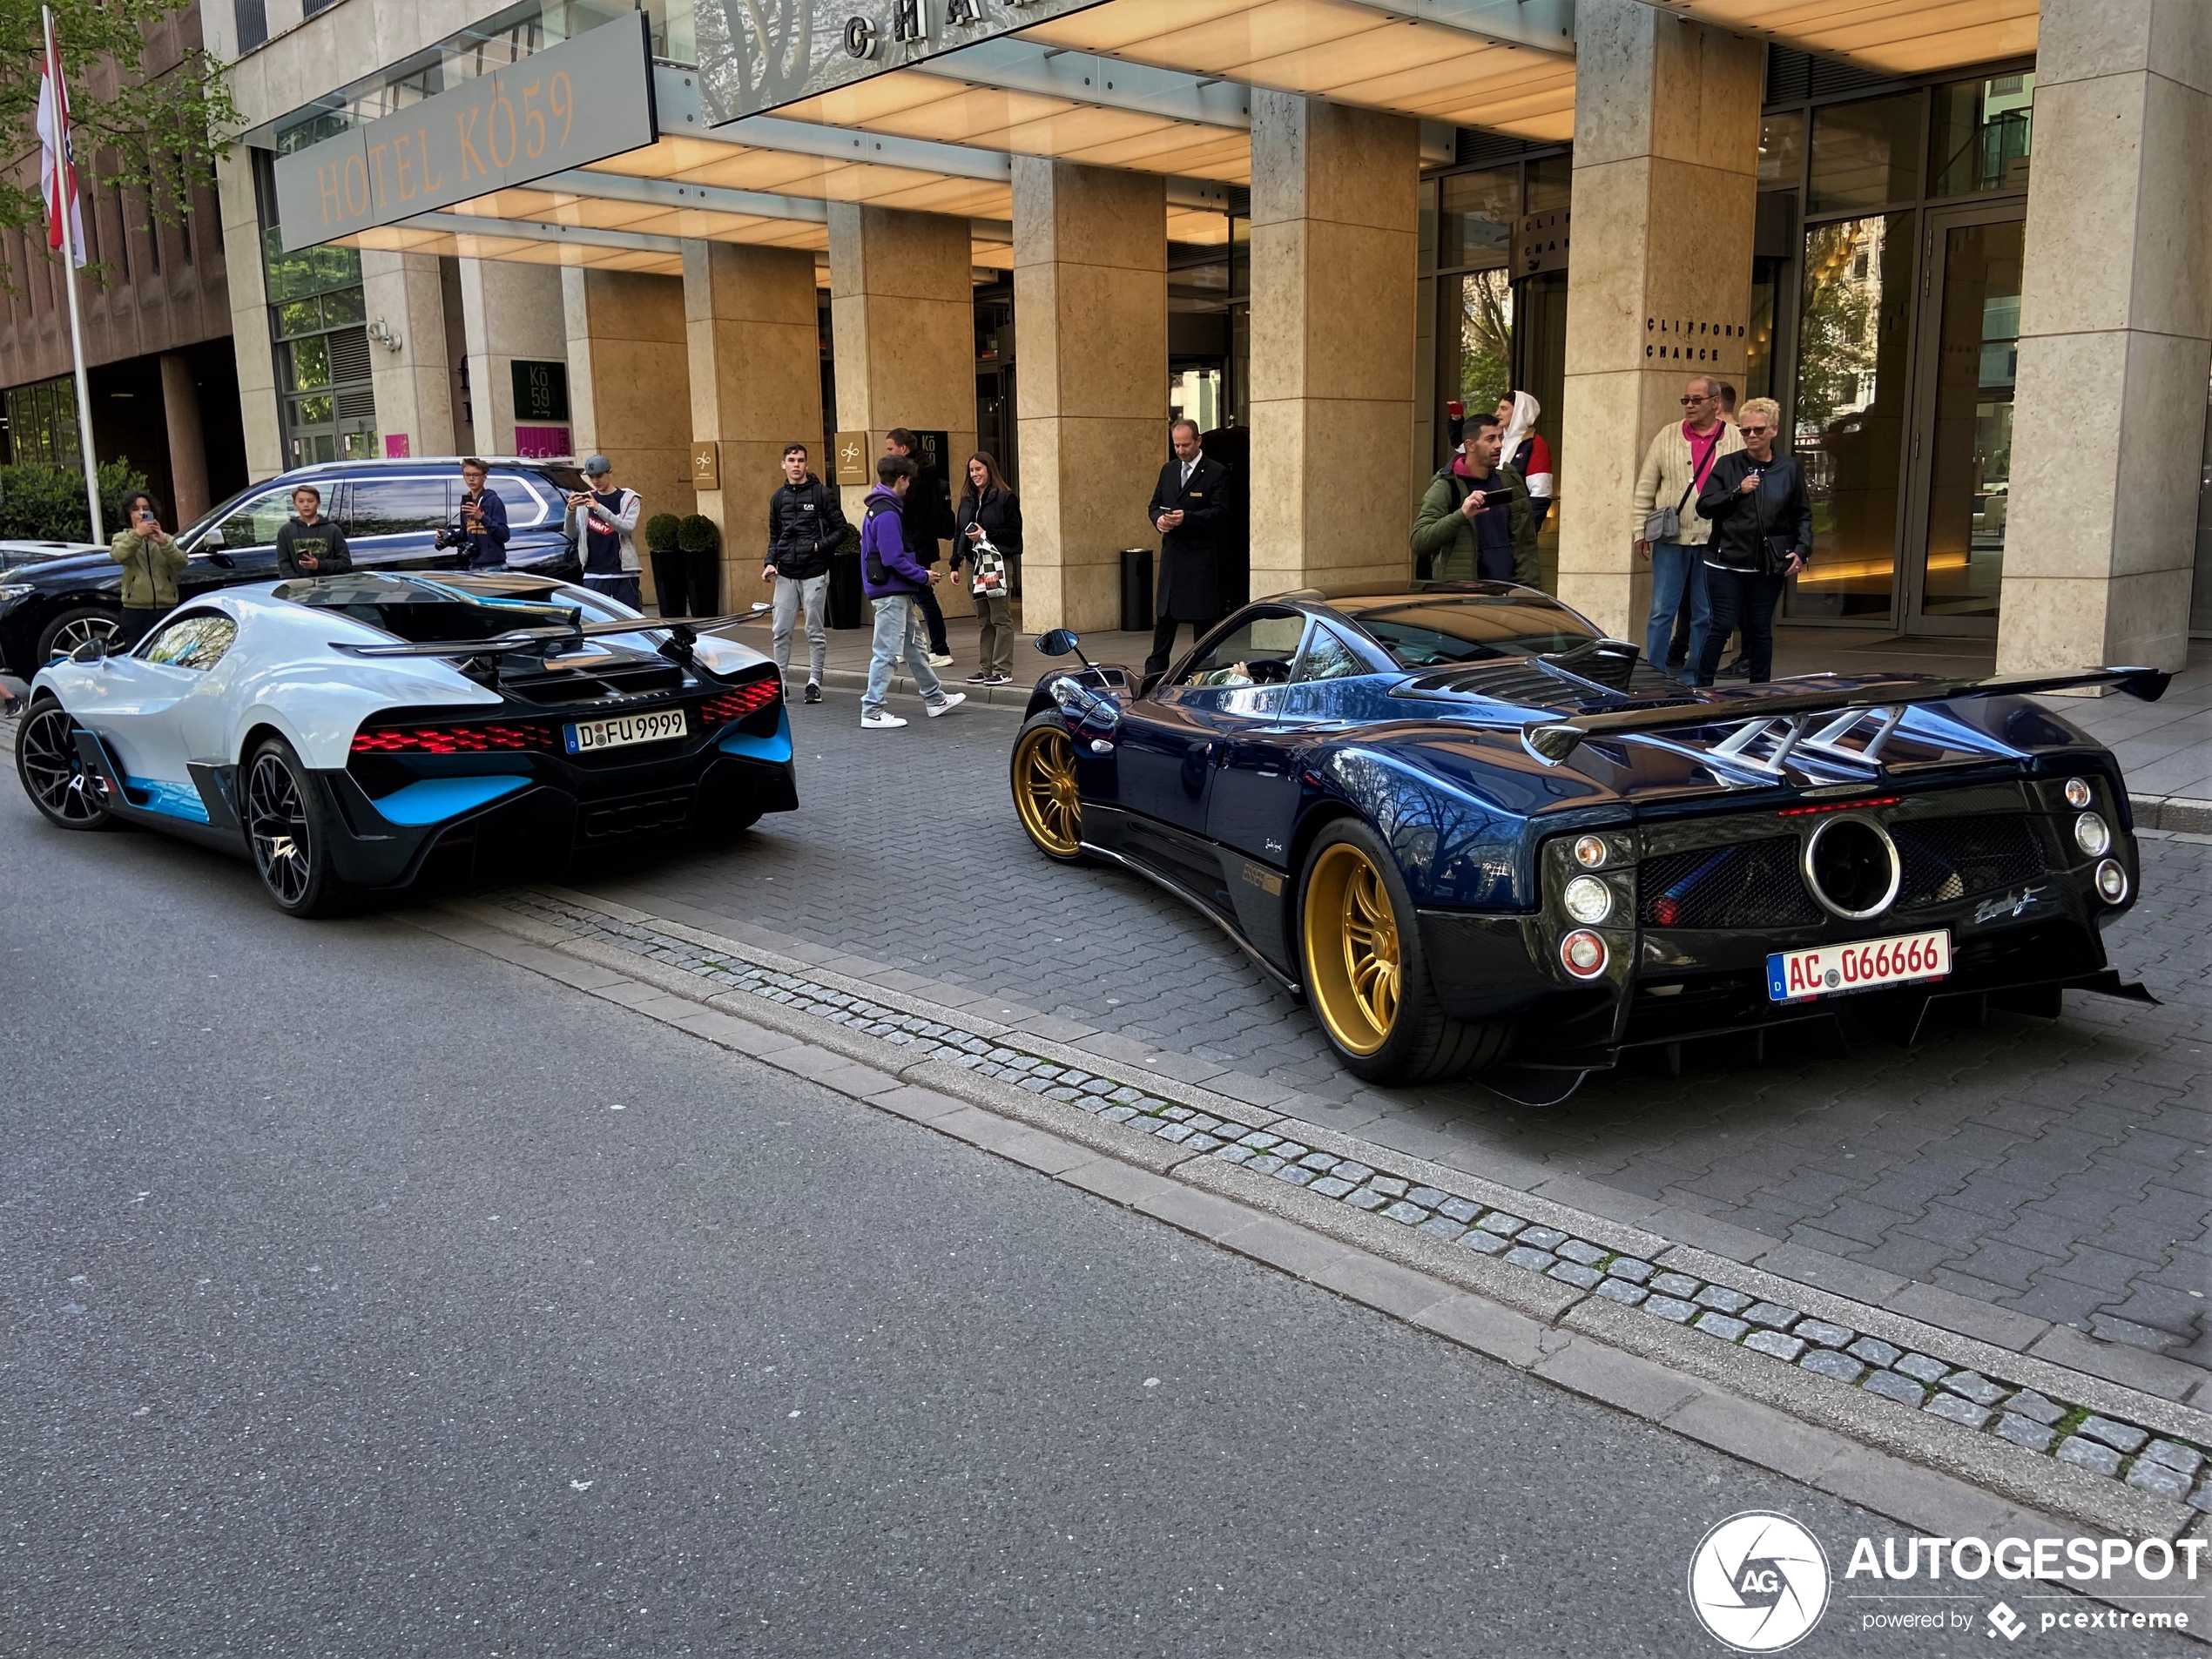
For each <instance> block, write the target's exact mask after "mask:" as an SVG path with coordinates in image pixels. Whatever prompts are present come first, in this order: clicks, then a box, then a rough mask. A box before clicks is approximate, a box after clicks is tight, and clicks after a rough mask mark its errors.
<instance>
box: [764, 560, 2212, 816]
mask: <svg viewBox="0 0 2212 1659" xmlns="http://www.w3.org/2000/svg"><path fill="white" fill-rule="evenodd" d="M958 606H959V601H958V600H957V599H955V600H954V604H953V606H952V607H951V608H950V609H948V614H947V616H946V617H945V633H946V639H947V643H948V644H950V645H951V646H952V648H953V665H952V666H951V667H950V668H947V669H941V670H940V671H939V672H940V673H941V676H942V677H943V678H944V681H945V684H946V685H947V686H948V687H949V688H950V689H952V690H954V691H962V692H965V693H966V694H967V696H968V700H969V701H970V702H973V703H981V704H986V705H994V706H997V707H1003V708H1010V709H1013V710H1015V711H1020V710H1022V708H1025V707H1027V706H1028V701H1029V693H1030V691H1032V690H1033V689H1034V688H1035V685H1036V682H1037V677H1038V676H1039V675H1041V674H1042V673H1043V672H1044V671H1045V668H1046V666H1047V664H1048V662H1049V658H1042V657H1040V656H1038V655H1037V654H1036V651H1035V643H1036V637H1035V635H1033V634H1026V633H1025V634H1022V635H1021V636H1019V637H1018V638H1017V639H1016V641H1015V648H1014V678H1013V683H1012V684H1011V685H998V686H983V685H967V684H965V683H964V682H965V677H966V676H968V674H971V673H973V672H974V670H975V662H976V645H975V631H976V624H975V619H974V617H972V616H963V615H961V614H958ZM729 633H730V634H731V635H732V637H735V638H738V639H742V640H744V641H745V642H746V643H747V644H752V645H756V646H758V647H759V649H760V650H762V651H766V650H767V649H768V624H767V621H766V619H765V617H764V618H763V619H762V620H760V621H759V622H757V623H742V624H738V626H737V627H735V628H733V629H731V630H729ZM794 643H795V644H796V646H797V650H796V651H794V652H793V661H794V663H803V662H804V660H805V652H806V638H805V637H804V636H803V635H802V636H800V637H799V639H798V640H797V641H796V642H794ZM1082 644H1083V654H1084V655H1085V656H1087V657H1089V658H1090V659H1091V661H1093V662H1095V663H1125V664H1128V665H1129V666H1130V667H1131V668H1136V667H1139V666H1141V665H1142V664H1143V661H1144V658H1146V657H1147V656H1148V655H1149V654H1150V651H1151V649H1152V637H1151V635H1150V634H1146V633H1122V632H1119V631H1113V632H1107V631H1100V632H1097V633H1088V634H1085V635H1084V636H1083V637H1082ZM1177 644H1178V645H1180V646H1188V644H1190V637H1189V635H1188V633H1187V632H1185V633H1183V634H1180V635H1178V636H1177ZM1774 654H1775V662H1774V671H1775V674H1776V676H1777V678H1780V677H1784V676H1787V675H1791V674H1815V673H1819V672H1822V671H1827V670H1833V671H1836V672H1838V673H1841V674H1864V673H1868V672H1878V671H1894V672H1898V673H1919V674H1959V675H1974V674H1988V673H1993V672H1994V671H1995V661H1996V655H1997V648H1996V642H1995V641H1994V640H1980V639H1932V638H1926V637H1919V636H1899V635H1889V634H1871V633H1862V632H1858V631H1849V630H1844V629H1838V628H1804V627H1783V628H1779V629H1777V630H1776V631H1775V653H1774ZM801 672H803V669H802V670H801ZM867 678H868V631H867V629H865V628H845V629H838V628H833V629H832V630H831V631H830V636H829V661H828V665H827V668H826V671H825V675H824V683H825V684H826V685H834V686H841V687H843V688H845V689H846V690H850V691H860V690H863V689H865V688H866V686H867ZM892 690H893V691H894V692H899V693H903V694H906V695H908V696H911V695H913V694H914V682H913V680H912V679H911V678H909V677H908V676H907V674H905V673H904V672H903V671H902V672H900V673H899V674H897V675H896V676H894V678H893V680H892ZM2043 701H2044V702H2045V703H2046V704H2047V705H2048V706H2049V707H2050V708H2051V709H2053V710H2054V711H2056V712H2057V713H2059V714H2061V715H2063V716H2064V717H2065V718H2067V719H2068V720H2071V721H2072V722H2073V723H2074V725H2078V726H2080V728H2081V729H2082V730H2083V731H2084V732H2087V733H2088V734H2089V735H2090V736H2091V737H2093V738H2096V739H2097V740H2098V741H2099V742H2101V743H2102V744H2104V745H2106V746H2107V748H2109V749H2110V750H2111V751H2112V752H2113V755H2114V758H2115V759H2117V760H2118V761H2119V762H2120V766H2121V773H2122V775H2123V776H2124V777H2125V778H2126V779H2127V780H2128V794H2129V796H2130V798H2131V799H2133V801H2134V809H2135V821H2136V824H2137V826H2139V827H2141V828H2144V829H2165V830H2181V831H2185V832H2188V833H2196V834H2212V641H2205V640H2198V641H2195V642H2194V643H2193V644H2191V645H2190V647H2189V659H2188V667H2187V668H2186V669H2184V670H2183V671H2182V672H2180V673H2178V674H2176V675H2175V677H2174V683H2173V685H2171V686H2170V687H2168V690H2167V692H2166V695H2165V696H2164V697H2163V698H2160V699H2159V700H2158V701H2157V702H2155V703H2141V702H2138V701H2136V700H2135V699H2134V698H2132V697H2128V696H2124V695H2121V694H2118V693H2114V694H2113V695H2111V696H2107V697H2059V698H2044V699H2043Z"/></svg>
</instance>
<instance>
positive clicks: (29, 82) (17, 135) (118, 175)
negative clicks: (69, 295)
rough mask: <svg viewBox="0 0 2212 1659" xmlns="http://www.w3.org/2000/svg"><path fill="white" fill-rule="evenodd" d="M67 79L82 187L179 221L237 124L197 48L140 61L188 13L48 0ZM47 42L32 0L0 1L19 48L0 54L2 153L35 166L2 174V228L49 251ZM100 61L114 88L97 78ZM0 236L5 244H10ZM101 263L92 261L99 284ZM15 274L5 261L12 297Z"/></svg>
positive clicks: (0, 270)
mask: <svg viewBox="0 0 2212 1659" xmlns="http://www.w3.org/2000/svg"><path fill="white" fill-rule="evenodd" d="M47 3H48V4H50V5H51V7H52V8H53V12H54V37H55V42H56V44H57V45H58V46H59V47H60V48H61V56H62V73H63V76H64V78H65V79H66V80H67V82H68V84H69V96H70V116H71V122H72V124H73V125H74V128H75V138H76V141H75V145H74V147H75V151H76V155H77V177H78V188H79V189H80V190H81V189H83V188H84V185H85V184H86V183H87V182H88V181H90V180H91V179H97V180H98V184H99V185H100V187H101V188H102V189H104V190H116V191H119V192H123V194H124V196H125V199H127V200H132V201H134V202H136V203H138V204H142V205H143V206H144V207H145V211H146V212H149V213H150V214H152V216H153V217H154V218H156V219H162V220H165V221H166V222H168V223H171V224H174V223H176V222H177V221H178V220H179V219H181V218H182V217H183V216H184V213H185V208H186V205H187V203H188V201H189V197H188V196H187V195H186V194H185V192H186V190H187V189H188V187H189V185H190V184H191V181H192V180H193V179H201V178H205V177H206V175H207V173H208V170H209V169H210V168H211V167H212V166H213V165H214V163H215V161H216V159H217V158H219V157H220V156H221V155H223V154H224V153H225V152H226V151H227V149H228V148H229V145H228V143H227V141H226V138H225V136H224V135H225V134H226V132H229V131H231V130H232V129H233V128H235V127H236V126H237V125H238V122H239V113H238V108H237V106H236V105H234V104H233V102H232V101H231V95H230V89H229V88H228V86H227V85H226V84H225V83H224V79H223V68H222V65H221V64H218V63H217V62H216V61H215V60H214V59H213V58H212V57H209V56H208V55H207V53H206V52H205V51H200V50H199V49H198V48H194V49H193V50H192V51H187V52H185V53H184V54H183V56H182V57H180V58H179V59H178V61H177V62H175V63H173V64H166V63H165V64H157V65H155V66H153V68H152V71H151V72H149V70H148V65H147V63H146V37H147V34H148V32H149V31H150V30H153V29H155V28H157V27H158V25H159V24H162V23H163V22H164V21H165V19H167V18H169V17H172V16H174V15H175V14H177V13H179V12H181V11H185V10H189V8H188V7H187V6H184V5H179V4H177V3H175V0H47ZM42 39H43V35H42V33H41V25H40V22H39V16H38V0H0V40H11V41H14V42H15V43H16V45H15V46H14V48H12V49H11V50H10V51H9V52H8V53H7V54H6V55H5V56H3V57H0V155H9V156H28V157H30V158H31V161H30V165H28V166H22V167H18V168H17V169H15V170H14V171H13V172H11V173H10V174H7V175H0V230H17V231H22V232H24V233H25V234H26V235H27V236H29V237H30V238H32V239H33V241H32V246H34V247H43V246H44V240H43V239H44V235H45V223H46V209H45V203H44V199H42V198H41V196H40V194H39V191H38V179H37V160H36V158H37V154H38V82H39V67H40V64H41V62H42V57H43V55H42V52H41V51H40V42H41V40H42ZM101 66H105V70H106V71H107V74H108V77H109V78H111V79H112V82H113V88H114V90H113V91H111V92H110V91H106V90H105V81H103V82H102V83H101V90H100V91H99V92H98V94H97V95H96V93H95V90H94V89H95V84H96V74H97V72H98V69H99V68H100V67H101ZM6 245H7V244H6V241H5V239H0V247H5V246H6ZM104 268H105V267H104V266H102V265H100V264H97V263H96V264H95V265H92V266H87V267H86V269H87V270H89V271H91V272H93V273H95V275H96V277H97V276H98V274H99V273H101V271H102V270H103V269H104ZM21 275H22V273H20V272H19V271H17V270H15V269H12V268H11V267H10V266H9V265H8V264H7V263H6V261H5V260H4V258H0V287H6V288H7V289H8V290H9V291H10V292H15V291H17V290H18V288H19V286H20V279H21Z"/></svg>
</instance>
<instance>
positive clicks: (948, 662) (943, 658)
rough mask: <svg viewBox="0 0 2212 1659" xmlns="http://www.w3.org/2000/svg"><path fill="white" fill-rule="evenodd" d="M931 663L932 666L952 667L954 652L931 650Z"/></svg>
mask: <svg viewBox="0 0 2212 1659" xmlns="http://www.w3.org/2000/svg"><path fill="white" fill-rule="evenodd" d="M929 665H930V667H932V668H950V667H951V666H952V665H953V654H952V652H950V651H931V652H930V653H929Z"/></svg>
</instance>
